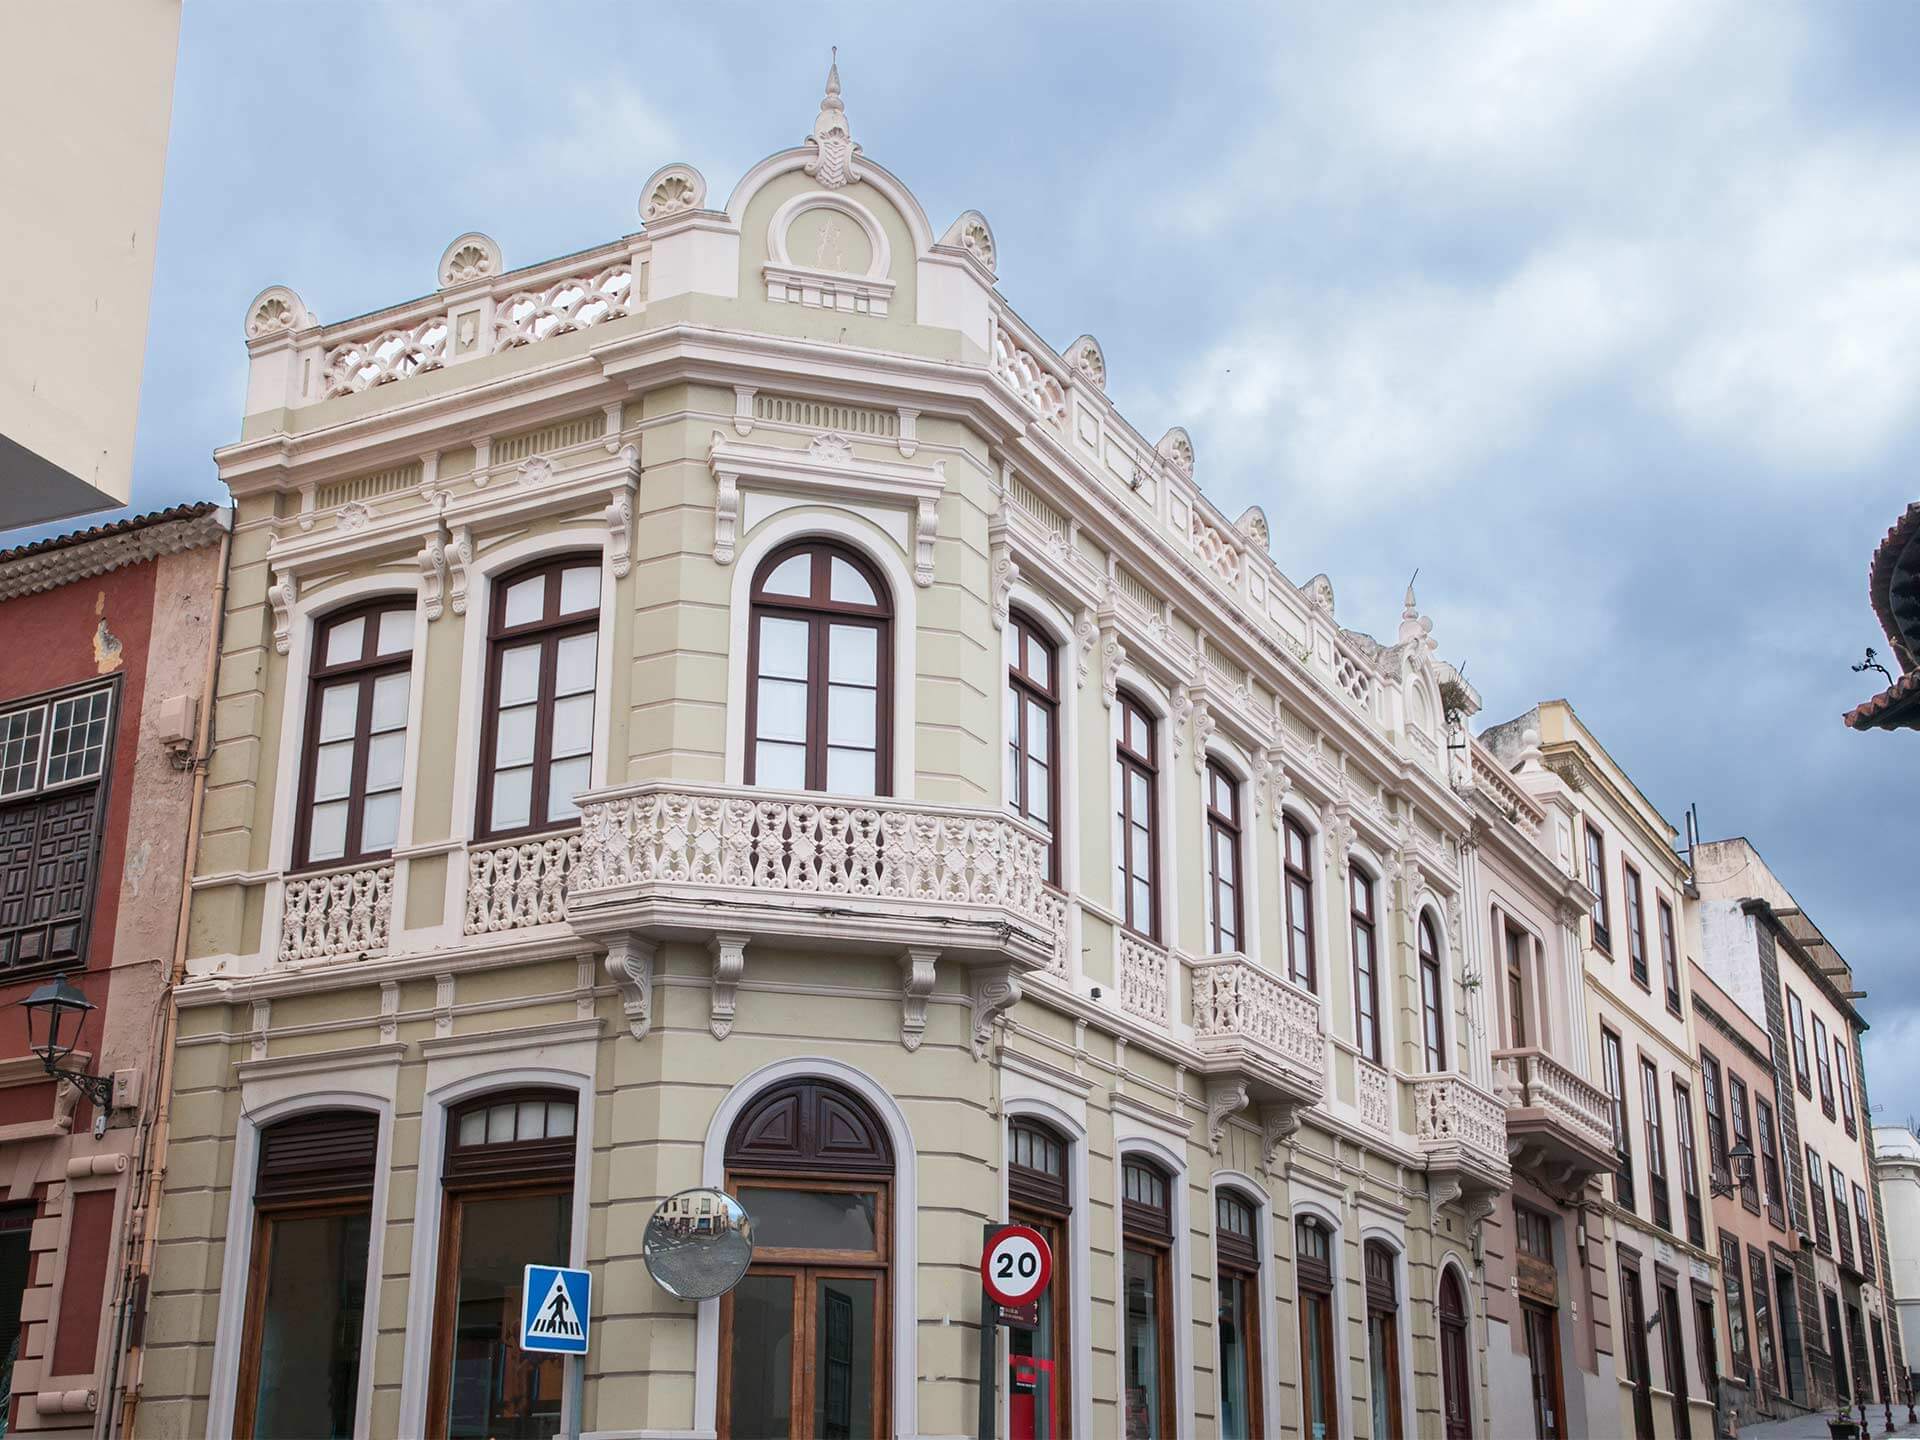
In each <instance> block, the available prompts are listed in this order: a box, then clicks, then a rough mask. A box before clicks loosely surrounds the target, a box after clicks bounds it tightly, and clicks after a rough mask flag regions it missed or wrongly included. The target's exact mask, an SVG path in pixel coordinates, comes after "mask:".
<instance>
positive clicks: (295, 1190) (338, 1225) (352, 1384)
mask: <svg viewBox="0 0 1920 1440" xmlns="http://www.w3.org/2000/svg"><path fill="white" fill-rule="evenodd" d="M378 1134H379V1121H378V1119H377V1117H375V1116H373V1115H371V1114H368V1113H366V1112H364V1111H355V1110H328V1111H320V1112H317V1113H314V1114H309V1115H298V1116H295V1117H293V1118H292V1119H288V1120H282V1121H280V1122H279V1123H278V1124H275V1125H269V1126H267V1127H265V1128H264V1129H263V1130H262V1131H261V1132H260V1160H259V1165H258V1168H257V1170H256V1173H255V1177H254V1222H253V1249H252V1258H251V1262H250V1264H249V1266H248V1271H247V1301H246V1311H245V1314H246V1324H245V1330H244V1332H243V1334H242V1339H241V1348H240V1368H239V1375H238V1381H237V1384H236V1386H235V1393H234V1414H233V1429H234V1433H235V1434H236V1435H243V1436H251V1437H254V1440H281V1437H284V1440H308V1437H317V1436H327V1437H333V1440H338V1437H345V1436H350V1435H352V1434H353V1433H354V1422H355V1420H356V1418H357V1411H358V1407H359V1394H360V1364H361V1354H360V1337H361V1334H362V1330H363V1326H364V1324H365V1320H366V1303H367V1249H368V1242H369V1239H370V1237H371V1233H372V1226H373V1181H374V1167H375V1164H376V1161H377V1151H378Z"/></svg>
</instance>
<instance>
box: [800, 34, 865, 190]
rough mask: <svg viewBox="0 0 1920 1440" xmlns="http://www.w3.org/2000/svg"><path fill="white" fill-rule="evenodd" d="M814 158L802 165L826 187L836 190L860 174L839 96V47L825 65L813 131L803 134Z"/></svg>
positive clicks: (854, 147) (856, 146)
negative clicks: (824, 82)
mask: <svg viewBox="0 0 1920 1440" xmlns="http://www.w3.org/2000/svg"><path fill="white" fill-rule="evenodd" d="M807 143H808V144H809V145H811V146H813V148H814V151H815V152H816V153H815V154H814V158H813V159H811V160H809V161H807V163H806V165H805V166H804V167H803V168H804V169H805V170H806V172H807V174H809V175H811V176H813V178H814V179H816V180H818V181H819V182H820V183H821V184H822V185H824V186H826V187H827V188H828V189H829V190H838V189H839V188H840V187H841V186H842V185H849V184H851V183H853V182H854V181H855V180H858V179H859V178H860V171H859V169H858V168H857V167H856V166H855V165H854V163H853V157H854V156H856V155H858V154H859V153H860V147H859V146H858V145H856V144H854V143H853V131H852V130H851V129H849V128H848V126H847V107H846V106H845V105H844V104H843V103H842V102H841V100H840V47H839V46H838V45H836V46H834V47H833V60H832V63H830V64H829V65H828V66H827V93H826V94H825V95H824V96H823V97H822V98H821V101H820V113H819V114H818V115H817V116H815V117H814V121H813V134H811V135H809V136H808V137H807Z"/></svg>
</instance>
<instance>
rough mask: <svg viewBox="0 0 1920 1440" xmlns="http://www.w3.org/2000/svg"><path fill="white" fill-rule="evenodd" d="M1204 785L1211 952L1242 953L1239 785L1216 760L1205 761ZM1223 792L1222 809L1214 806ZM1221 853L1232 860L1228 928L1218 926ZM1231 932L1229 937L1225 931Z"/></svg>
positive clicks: (1243, 885)
mask: <svg viewBox="0 0 1920 1440" xmlns="http://www.w3.org/2000/svg"><path fill="white" fill-rule="evenodd" d="M1205 780H1206V785H1207V796H1206V800H1207V871H1208V874H1207V884H1208V886H1209V887H1210V888H1211V891H1212V894H1213V904H1212V906H1211V907H1210V908H1211V910H1212V914H1211V915H1210V916H1209V917H1208V926H1209V928H1210V930H1211V932H1212V938H1213V953H1214V954H1216V955H1221V954H1225V953H1227V952H1228V951H1233V950H1239V951H1244V950H1245V949H1246V948H1247V932H1246V905H1245V897H1246V890H1247V876H1246V866H1245V864H1244V863H1243V859H1244V857H1243V856H1242V855H1241V853H1240V785H1239V782H1238V781H1236V780H1235V779H1234V778H1233V776H1231V775H1229V774H1228V773H1227V771H1226V767H1225V766H1223V765H1221V764H1220V763H1219V762H1218V761H1216V760H1211V759H1210V760H1208V761H1207V769H1206V775H1205ZM1222 789H1224V790H1225V792H1226V796H1227V802H1226V806H1225V808H1222V807H1221V806H1219V805H1217V804H1216V803H1215V801H1214V797H1215V795H1216V794H1217V793H1218V792H1219V791H1220V790H1222ZM1222 850H1224V851H1225V852H1226V853H1227V854H1228V855H1230V856H1231V857H1232V858H1233V889H1232V906H1231V908H1232V912H1233V913H1232V916H1231V921H1232V923H1231V926H1230V927H1229V926H1228V925H1226V924H1222V923H1221V909H1222V905H1221V899H1222V894H1223V892H1224V891H1225V890H1226V886H1225V884H1223V882H1222V880H1221V876H1220V854H1221V852H1222ZM1229 929H1231V932H1232V933H1231V935H1229V933H1228V931H1229Z"/></svg>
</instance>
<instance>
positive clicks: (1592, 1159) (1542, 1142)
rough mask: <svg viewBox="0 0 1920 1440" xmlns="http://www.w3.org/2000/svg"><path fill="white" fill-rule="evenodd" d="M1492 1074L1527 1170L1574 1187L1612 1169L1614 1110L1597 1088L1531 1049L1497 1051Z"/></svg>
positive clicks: (1517, 1154) (1519, 1158) (1519, 1157)
mask: <svg viewBox="0 0 1920 1440" xmlns="http://www.w3.org/2000/svg"><path fill="white" fill-rule="evenodd" d="M1493 1074H1494V1088H1495V1089H1496V1090H1497V1091H1498V1092H1499V1093H1500V1096H1501V1099H1502V1100H1503V1101H1504V1102H1505V1104H1506V1105H1507V1107H1508V1110H1507V1131H1508V1134H1509V1136H1510V1137H1511V1138H1512V1140H1513V1142H1514V1146H1515V1159H1516V1162H1517V1163H1518V1164H1519V1165H1520V1166H1521V1168H1522V1169H1526V1170H1529V1171H1533V1172H1536V1173H1539V1174H1541V1175H1542V1176H1543V1177H1544V1178H1545V1179H1547V1181H1548V1183H1550V1184H1554V1185H1570V1184H1577V1183H1579V1182H1580V1181H1582V1180H1584V1178H1585V1177H1586V1176H1588V1175H1596V1174H1601V1173H1603V1172H1605V1171H1607V1170H1610V1169H1611V1168H1612V1167H1613V1163H1614V1157H1613V1112H1612V1109H1611V1107H1610V1106H1609V1105H1608V1103H1607V1097H1606V1093H1605V1092H1604V1091H1602V1090H1601V1089H1600V1087H1599V1086H1598V1085H1595V1084H1593V1083H1592V1082H1591V1081H1587V1080H1583V1079H1581V1078H1580V1077H1579V1076H1578V1075H1576V1074H1574V1072H1573V1071H1572V1070H1570V1069H1568V1068H1567V1067H1566V1066H1565V1065H1563V1064H1561V1063H1560V1062H1559V1061H1558V1060H1556V1059H1554V1058H1553V1057H1552V1056H1551V1055H1549V1054H1547V1053H1546V1052H1545V1051H1544V1050H1537V1049H1532V1048H1529V1049H1524V1050H1498V1051H1495V1052H1494V1057H1493Z"/></svg>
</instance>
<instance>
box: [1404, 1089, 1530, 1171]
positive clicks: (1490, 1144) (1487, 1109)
mask: <svg viewBox="0 0 1920 1440" xmlns="http://www.w3.org/2000/svg"><path fill="white" fill-rule="evenodd" d="M1413 1108H1414V1135H1415V1137H1416V1138H1417V1139H1418V1140H1419V1142H1420V1148H1421V1149H1422V1150H1424V1151H1426V1152H1427V1154H1428V1156H1429V1161H1430V1163H1433V1164H1435V1165H1437V1166H1442V1167H1445V1168H1459V1167H1462V1166H1465V1167H1470V1168H1472V1169H1474V1170H1476V1171H1478V1172H1481V1173H1497V1174H1500V1175H1504V1174H1506V1173H1507V1108H1506V1106H1505V1105H1503V1104H1501V1102H1500V1101H1499V1099H1498V1098H1496V1097H1495V1096H1492V1095H1489V1094H1488V1093H1487V1092H1486V1091H1484V1090H1482V1089H1481V1088H1480V1087H1479V1086H1478V1085H1475V1084H1473V1083H1472V1082H1470V1081H1469V1080H1468V1079H1467V1078H1466V1077H1465V1076H1463V1075H1428V1076H1423V1077H1422V1078H1420V1079H1418V1080H1415V1081H1414V1082H1413Z"/></svg>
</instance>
